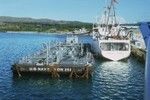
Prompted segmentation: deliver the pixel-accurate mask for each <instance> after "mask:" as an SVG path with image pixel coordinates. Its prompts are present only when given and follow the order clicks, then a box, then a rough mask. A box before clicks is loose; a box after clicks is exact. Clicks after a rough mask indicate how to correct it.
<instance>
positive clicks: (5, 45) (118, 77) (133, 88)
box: [0, 33, 144, 100]
mask: <svg viewBox="0 0 150 100" xmlns="http://www.w3.org/2000/svg"><path fill="white" fill-rule="evenodd" d="M64 38H65V36H60V35H49V36H47V35H31V34H30V35H25V34H8V33H5V34H4V33H0V100H1V99H2V100H3V99H4V100H5V99H6V100H7V99H11V100H13V99H14V100H20V99H21V100H22V99H25V100H29V99H35V100H38V99H46V100H49V99H50V100H53V99H54V100H60V99H61V100H143V96H144V64H142V63H140V62H138V61H136V59H134V58H132V57H130V58H129V59H128V60H127V61H125V62H111V61H101V60H100V59H97V60H96V64H95V68H94V72H93V77H92V79H90V80H77V79H76V80H70V79H68V78H64V79H62V78H61V79H51V78H50V76H40V75H36V76H23V77H22V78H18V77H13V74H12V71H11V65H12V64H13V63H14V62H16V61H17V60H18V59H19V58H21V57H23V56H25V55H28V54H30V53H33V52H34V51H36V50H39V49H40V48H41V44H42V43H43V42H46V41H53V40H59V41H64ZM90 41H92V40H91V38H90V37H88V36H80V42H90Z"/></svg>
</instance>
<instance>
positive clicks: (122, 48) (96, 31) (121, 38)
mask: <svg viewBox="0 0 150 100" xmlns="http://www.w3.org/2000/svg"><path fill="white" fill-rule="evenodd" d="M115 3H117V1H116V0H111V2H110V4H109V5H108V6H107V7H105V9H106V10H105V11H104V14H103V15H102V17H101V18H100V20H98V21H97V23H96V24H95V25H93V39H94V44H93V48H94V52H95V53H97V55H100V56H102V57H104V58H106V59H109V60H113V61H118V60H122V59H125V58H128V57H129V56H130V53H131V50H130V49H131V46H130V39H129V33H128V32H127V30H126V29H125V28H123V27H121V26H120V22H119V21H120V20H119V18H117V17H116V12H115Z"/></svg>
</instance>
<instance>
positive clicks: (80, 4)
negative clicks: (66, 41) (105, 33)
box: [0, 0, 150, 23]
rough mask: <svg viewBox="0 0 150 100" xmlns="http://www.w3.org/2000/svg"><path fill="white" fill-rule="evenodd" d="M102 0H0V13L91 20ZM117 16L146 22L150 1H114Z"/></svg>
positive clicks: (99, 9) (102, 3)
mask: <svg viewBox="0 0 150 100" xmlns="http://www.w3.org/2000/svg"><path fill="white" fill-rule="evenodd" d="M105 5H106V0H0V16H13V17H32V18H49V19H55V20H70V21H83V22H95V18H96V17H98V16H101V14H102V11H103V10H104V7H105ZM116 11H117V15H118V16H120V17H122V18H124V19H125V20H126V22H128V23H132V22H141V21H150V0H118V4H116Z"/></svg>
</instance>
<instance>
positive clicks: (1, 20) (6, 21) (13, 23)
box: [0, 17, 92, 32]
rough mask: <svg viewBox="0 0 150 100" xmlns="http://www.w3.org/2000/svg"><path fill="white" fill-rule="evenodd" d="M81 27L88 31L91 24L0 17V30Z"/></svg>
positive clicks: (63, 30)
mask: <svg viewBox="0 0 150 100" xmlns="http://www.w3.org/2000/svg"><path fill="white" fill-rule="evenodd" d="M46 21H47V22H46ZM83 27H84V28H86V29H87V30H88V31H90V30H91V29H92V24H91V23H83V22H77V21H53V20H48V19H39V20H38V19H36V20H35V19H34V20H33V19H30V20H27V18H9V17H6V18H5V17H0V31H35V32H71V31H74V30H75V29H77V30H78V29H81V28H83Z"/></svg>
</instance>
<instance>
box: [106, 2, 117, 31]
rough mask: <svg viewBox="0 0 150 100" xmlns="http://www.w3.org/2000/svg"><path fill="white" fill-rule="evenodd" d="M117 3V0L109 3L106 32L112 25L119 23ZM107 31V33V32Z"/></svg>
mask: <svg viewBox="0 0 150 100" xmlns="http://www.w3.org/2000/svg"><path fill="white" fill-rule="evenodd" d="M115 3H117V1H116V0H111V2H110V5H108V6H107V7H106V8H107V16H106V23H105V24H106V32H109V34H110V29H111V28H112V26H116V25H117V21H116V12H115ZM106 32H105V33H106Z"/></svg>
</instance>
